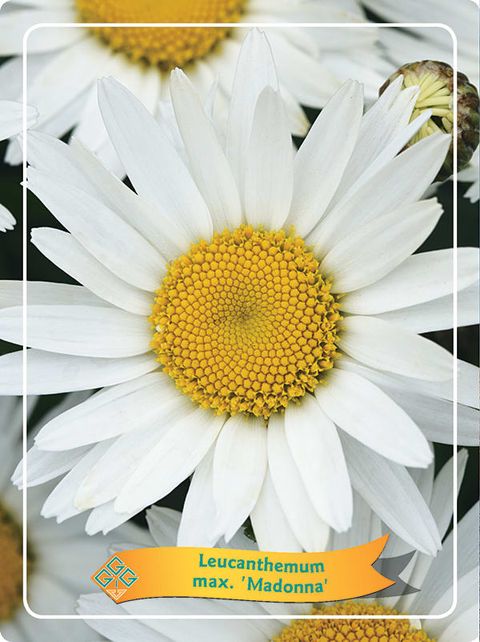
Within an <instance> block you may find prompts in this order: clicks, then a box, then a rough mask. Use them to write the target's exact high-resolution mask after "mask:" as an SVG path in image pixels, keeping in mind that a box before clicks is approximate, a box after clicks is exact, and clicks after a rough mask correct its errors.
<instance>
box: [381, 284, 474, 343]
mask: <svg viewBox="0 0 480 642" xmlns="http://www.w3.org/2000/svg"><path fill="white" fill-rule="evenodd" d="M457 306H458V307H457V310H458V316H457V324H456V325H457V327H462V326H468V325H477V324H478V323H479V321H480V302H479V288H478V285H477V284H474V285H471V286H470V287H468V288H465V289H464V290H460V292H459V293H458V296H457ZM378 318H379V319H383V320H384V321H388V322H389V323H394V324H395V325H399V326H401V327H402V328H405V330H409V331H410V332H415V333H423V332H435V331H436V330H448V329H450V328H453V327H454V326H455V323H454V319H453V294H451V295H448V296H443V297H440V298H439V299H434V300H433V301H426V302H425V303H419V304H418V305H412V306H410V307H408V308H401V309H400V310H391V311H390V312H384V313H383V314H379V315H378Z"/></svg>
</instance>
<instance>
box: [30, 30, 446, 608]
mask: <svg viewBox="0 0 480 642" xmlns="http://www.w3.org/2000/svg"><path fill="white" fill-rule="evenodd" d="M92 27H120V28H122V27H142V28H152V27H165V28H187V27H208V28H212V27H213V28H225V27H228V28H237V29H238V28H240V29H251V28H258V29H261V30H265V29H279V28H280V29H282V28H288V27H293V28H321V29H329V28H337V29H338V28H347V29H349V28H360V29H362V28H363V29H368V28H370V29H371V28H391V27H394V28H395V27H396V28H402V27H403V28H410V29H411V28H435V29H443V30H444V31H446V32H447V33H449V34H450V36H451V38H452V44H453V65H452V66H453V69H454V72H455V73H454V77H453V95H454V96H456V95H457V72H458V62H457V61H458V41H457V36H456V34H455V32H454V30H453V29H452V28H451V27H450V26H448V25H446V24H443V23H421V22H412V23H410V22H392V23H374V22H361V23H319V22H294V23H291V22H279V23H257V22H242V23H197V22H191V23H190V22H189V23H186V22H181V23H161V22H155V23H102V22H99V23H76V22H75V23H73V22H70V23H55V22H51V23H50V22H46V23H37V24H35V25H32V26H31V27H29V28H28V29H27V30H26V31H25V33H24V36H23V46H22V71H23V102H22V106H23V125H22V134H23V140H22V152H23V159H22V173H23V181H22V210H23V221H22V222H23V233H22V252H23V260H22V280H23V283H22V285H23V288H22V306H23V311H22V312H23V315H22V323H23V332H22V339H23V344H22V351H23V362H22V369H23V372H22V375H23V377H22V386H23V394H22V400H23V405H22V417H23V445H22V451H23V465H22V474H23V479H24V480H26V479H27V342H26V341H27V186H26V181H27V160H26V159H27V135H28V128H27V105H28V100H27V92H28V88H27V55H28V52H27V46H28V39H29V37H30V35H31V34H32V33H33V32H34V31H37V30H39V29H46V28H74V29H76V28H82V29H83V28H86V29H88V28H92ZM453 121H454V122H453V174H452V189H453V249H454V252H453V255H454V259H453V284H454V288H453V355H452V363H453V371H454V376H453V400H452V401H453V443H452V449H453V489H452V491H453V492H452V498H453V560H452V562H453V569H452V571H453V601H452V605H451V606H450V608H449V609H448V611H445V613H441V614H438V615H432V614H422V615H417V614H412V615H410V616H409V615H408V614H404V615H392V616H388V617H386V616H385V615H347V616H345V615H296V614H292V613H289V614H286V615H283V614H282V615H269V614H266V615H256V616H251V615H182V616H178V615H143V616H141V617H140V616H136V615H91V616H89V615H73V614H72V615H43V614H40V613H35V611H33V610H32V608H31V607H30V605H29V603H28V597H27V592H28V586H27V581H28V574H27V547H28V542H27V494H28V493H27V487H26V484H23V493H22V511H23V606H24V608H25V610H26V612H27V613H28V614H29V615H31V616H32V617H33V618H35V619H38V620H80V621H83V620H282V619H309V620H312V619H319V620H324V619H330V620H352V619H355V620H363V619H370V620H376V619H389V620H405V619H406V618H407V619H408V618H409V617H410V618H412V617H413V618H415V619H416V620H418V619H422V620H442V619H445V618H447V617H449V616H450V615H452V614H453V613H454V612H455V609H456V608H457V603H458V576H457V571H458V531H457V529H458V524H457V519H458V515H457V494H458V479H457V471H458V461H457V448H458V425H457V403H458V368H457V348H458V338H457V325H458V301H457V296H458V281H457V275H458V256H457V255H458V252H457V250H458V246H457V196H458V194H457V192H458V185H457V101H456V100H455V101H454V104H453ZM260 603H261V602H260Z"/></svg>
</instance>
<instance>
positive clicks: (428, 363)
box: [339, 316, 453, 381]
mask: <svg viewBox="0 0 480 642" xmlns="http://www.w3.org/2000/svg"><path fill="white" fill-rule="evenodd" d="M339 344H340V346H341V348H342V350H343V351H344V352H346V353H347V354H348V355H350V356H351V357H353V358H354V359H357V360H358V361H360V362H361V363H364V364H366V365H367V366H370V367H371V368H377V369H378V370H387V371H389V372H393V373H396V374H401V375H406V376H409V377H415V378H417V379H427V380H429V381H445V380H446V379H451V377H452V373H453V357H452V355H451V354H450V353H449V352H448V351H447V350H445V349H444V348H442V347H440V346H439V345H437V344H436V343H433V341H429V340H428V339H425V337H422V336H419V335H417V334H414V333H413V332H409V331H408V330H404V329H403V328H401V327H400V326H396V325H393V324H391V323H388V322H387V321H383V320H382V319H378V318H376V317H361V316H351V317H346V318H345V319H343V321H342V334H341V337H340V341H339Z"/></svg>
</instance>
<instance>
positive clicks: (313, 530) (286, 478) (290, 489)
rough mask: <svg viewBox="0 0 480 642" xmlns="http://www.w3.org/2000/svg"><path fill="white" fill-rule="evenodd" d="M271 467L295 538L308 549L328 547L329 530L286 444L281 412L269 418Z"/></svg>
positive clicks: (276, 487)
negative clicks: (311, 498) (310, 496)
mask: <svg viewBox="0 0 480 642" xmlns="http://www.w3.org/2000/svg"><path fill="white" fill-rule="evenodd" d="M268 467H269V474H270V476H271V478H272V481H273V485H274V488H275V491H276V492H275V495H276V496H277V497H278V502H279V503H280V505H281V508H282V510H283V512H284V513H285V517H286V518H287V520H288V523H289V525H290V527H291V529H292V531H293V533H294V534H295V538H296V539H297V540H298V542H300V544H301V545H302V548H303V549H304V550H306V551H308V552H310V551H323V550H325V549H326V546H327V542H328V536H329V531H330V529H329V527H328V524H326V523H325V522H324V521H323V520H322V519H321V518H320V516H319V515H318V514H317V511H316V510H315V508H314V505H313V504H312V502H311V500H310V498H309V495H308V493H307V489H306V487H305V484H304V483H303V480H302V477H301V475H300V471H299V469H298V468H297V465H296V464H295V461H294V460H293V457H292V453H291V451H290V448H289V446H288V443H287V438H286V435H285V421H284V417H282V416H281V415H279V414H274V415H272V416H271V417H270V419H269V421H268ZM265 492H267V491H265Z"/></svg>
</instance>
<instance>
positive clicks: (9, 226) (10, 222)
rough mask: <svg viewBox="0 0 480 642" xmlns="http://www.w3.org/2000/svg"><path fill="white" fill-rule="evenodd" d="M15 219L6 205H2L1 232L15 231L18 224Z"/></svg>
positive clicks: (0, 206)
mask: <svg viewBox="0 0 480 642" xmlns="http://www.w3.org/2000/svg"><path fill="white" fill-rule="evenodd" d="M16 222H17V221H16V220H15V217H14V216H13V214H11V213H10V212H9V210H7V208H6V207H5V205H2V204H0V232H6V231H7V230H13V228H14V227H15V224H16Z"/></svg>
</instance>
